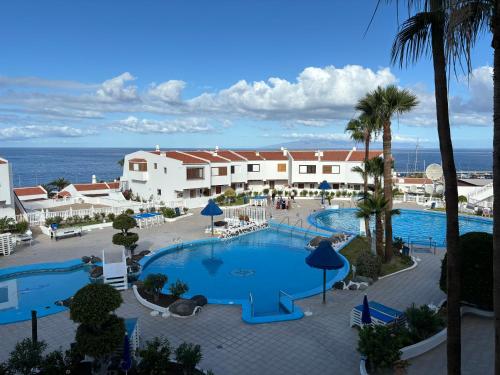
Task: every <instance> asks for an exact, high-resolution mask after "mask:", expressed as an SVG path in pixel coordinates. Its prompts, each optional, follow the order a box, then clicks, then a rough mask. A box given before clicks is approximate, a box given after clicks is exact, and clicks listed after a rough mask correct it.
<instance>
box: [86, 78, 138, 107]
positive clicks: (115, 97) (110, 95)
mask: <svg viewBox="0 0 500 375" xmlns="http://www.w3.org/2000/svg"><path fill="white" fill-rule="evenodd" d="M133 80H135V77H134V76H133V75H132V74H130V73H129V72H125V73H123V74H121V75H119V76H118V77H115V78H111V79H108V80H107V81H104V82H103V83H102V85H101V88H100V89H99V90H97V92H96V95H97V97H98V98H101V99H103V100H111V101H125V102H128V101H131V100H135V99H137V87H136V86H127V82H130V81H133Z"/></svg>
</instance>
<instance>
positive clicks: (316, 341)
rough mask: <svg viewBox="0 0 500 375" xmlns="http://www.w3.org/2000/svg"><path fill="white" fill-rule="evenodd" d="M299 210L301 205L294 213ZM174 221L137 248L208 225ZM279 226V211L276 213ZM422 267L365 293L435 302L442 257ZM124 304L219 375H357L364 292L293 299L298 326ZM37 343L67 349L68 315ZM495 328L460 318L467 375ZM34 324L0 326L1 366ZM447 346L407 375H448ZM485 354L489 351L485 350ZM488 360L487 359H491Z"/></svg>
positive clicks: (94, 246) (102, 236) (485, 366)
mask: <svg viewBox="0 0 500 375" xmlns="http://www.w3.org/2000/svg"><path fill="white" fill-rule="evenodd" d="M297 206H298V207H297ZM317 208H319V203H318V201H308V200H299V201H297V204H296V207H295V208H294V209H293V210H292V211H290V212H287V214H289V215H290V216H291V217H296V215H298V217H301V218H303V219H305V218H306V217H307V215H308V214H309V213H310V212H311V211H312V210H314V209H317ZM198 212H199V210H195V211H194V213H195V215H194V216H191V217H186V218H183V219H180V220H178V221H177V222H175V223H166V224H164V225H161V226H158V227H154V228H150V229H142V230H139V235H140V242H139V250H143V249H157V248H160V247H164V246H167V245H169V244H171V243H172V242H173V241H175V240H176V239H178V238H181V239H182V240H183V241H187V240H191V239H196V238H200V237H203V236H205V234H204V233H203V230H202V228H204V227H205V226H206V225H207V224H208V219H207V218H204V217H201V216H200V215H198ZM273 216H275V217H276V218H277V219H278V220H280V218H281V217H282V216H283V212H279V211H276V212H275V213H273ZM112 233H114V231H113V230H112V229H110V228H107V229H103V230H95V231H93V232H91V233H88V234H86V235H84V236H83V237H82V238H69V239H64V240H61V241H58V242H54V241H50V240H49V239H48V238H46V237H44V236H42V235H39V236H38V237H37V238H36V242H35V244H34V245H33V246H32V247H24V248H23V247H20V248H18V249H17V251H16V253H14V254H12V255H11V256H9V257H3V258H0V266H1V267H8V266H14V265H20V264H28V263H35V262H49V261H62V260H67V259H73V258H78V257H81V256H83V255H91V254H95V255H100V253H101V250H102V249H103V248H107V247H110V246H113V245H110V242H111V236H112ZM419 257H420V259H421V261H420V262H419V266H418V267H417V268H416V269H414V270H411V271H408V272H404V273H402V274H399V275H395V276H393V277H390V278H388V279H383V280H380V281H378V282H377V283H375V284H374V285H372V286H371V287H369V288H368V290H367V293H368V295H369V297H370V298H371V299H373V300H377V301H379V302H382V303H385V304H388V305H390V306H393V307H395V308H398V309H405V308H406V307H407V306H408V305H410V304H411V303H413V302H414V303H416V304H424V303H437V302H438V301H440V300H441V299H442V298H443V297H444V295H443V293H442V292H441V291H440V290H439V288H438V280H439V274H440V265H441V262H440V256H434V255H430V254H419ZM122 295H123V298H124V301H125V302H124V304H123V305H122V306H121V307H120V309H119V310H118V314H119V315H120V316H122V317H125V318H129V317H139V321H140V326H141V333H142V338H143V340H144V339H146V340H147V339H151V338H153V337H154V336H159V335H162V336H165V337H167V338H168V339H169V340H170V342H171V343H172V344H173V345H178V344H179V343H181V342H183V341H188V342H194V343H198V344H200V345H201V346H202V349H203V354H204V358H203V361H202V363H201V366H202V367H203V368H206V369H212V370H214V371H215V373H216V374H217V375H225V374H229V375H232V374H249V375H250V374H251V375H254V374H273V375H274V374H276V375H278V374H288V375H289V374H306V373H307V374H310V375H314V374H321V375H323V374H356V373H358V361H359V355H358V353H357V352H356V346H357V330H356V329H353V328H350V327H349V313H350V310H351V308H352V307H353V306H354V305H357V304H359V303H361V300H362V296H363V292H361V291H332V290H330V291H329V292H328V294H327V304H326V306H323V305H322V304H321V296H314V297H310V298H306V299H303V300H300V301H297V304H298V305H299V306H300V307H301V308H302V309H304V310H310V311H311V312H312V313H313V315H312V316H310V317H304V318H303V319H301V320H298V321H291V322H282V323H271V324H262V325H248V324H245V323H243V322H242V320H241V309H240V307H239V306H227V305H208V306H206V307H204V308H203V310H202V312H201V313H200V314H199V315H198V316H196V317H193V318H188V319H175V318H168V319H162V318H161V317H151V316H150V314H149V313H150V311H149V310H148V309H146V308H144V307H143V306H142V305H140V304H139V303H138V302H137V301H136V300H135V298H134V296H133V293H132V291H131V290H128V291H126V292H123V294H122ZM38 327H39V337H40V339H42V340H45V341H46V342H47V343H48V344H49V350H52V349H57V348H59V347H63V348H66V347H67V346H68V345H69V343H70V342H72V341H73V339H74V333H75V328H76V327H75V325H74V324H73V323H72V322H71V320H69V314H68V312H63V313H59V314H56V315H51V316H48V317H45V318H41V319H40V320H39V323H38ZM492 327H493V323H492V322H491V321H487V320H486V321H485V320H482V319H478V318H465V327H464V339H466V340H464V341H465V342H466V345H465V350H464V351H465V352H464V358H466V360H464V374H474V373H478V372H479V371H478V369H477V368H476V367H474V366H475V365H480V366H481V373H483V374H488V373H492V359H493V353H492V350H493V349H492V347H493V335H492V334H489V335H482V333H484V332H488V331H491V330H492ZM30 332H31V323H30V322H21V323H15V324H10V325H2V326H0V337H1V338H2V340H1V342H0V361H4V360H6V359H7V358H8V354H9V352H10V351H11V350H12V349H13V348H14V345H15V344H16V343H17V342H18V341H20V340H21V339H23V338H24V337H27V336H29V335H30ZM443 348H444V345H442V346H440V347H439V348H437V349H436V350H434V351H432V352H430V353H428V354H426V355H424V356H422V357H420V358H417V359H416V360H414V361H412V365H411V366H410V369H409V370H410V372H411V373H415V374H417V373H424V372H426V373H432V374H440V373H443V374H444V373H445V366H446V364H445V356H444V353H445V351H444V349H443ZM488 348H490V349H491V350H490V351H491V353H489V352H488ZM490 354H491V355H490Z"/></svg>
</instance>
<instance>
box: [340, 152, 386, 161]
mask: <svg viewBox="0 0 500 375" xmlns="http://www.w3.org/2000/svg"><path fill="white" fill-rule="evenodd" d="M377 156H382V150H371V151H370V152H369V153H368V159H373V158H376V157H377ZM363 160H365V151H364V150H359V151H358V150H357V151H353V152H352V153H351V156H350V157H349V160H348V161H363Z"/></svg>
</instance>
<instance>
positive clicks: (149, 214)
mask: <svg viewBox="0 0 500 375" xmlns="http://www.w3.org/2000/svg"><path fill="white" fill-rule="evenodd" d="M159 215H160V214H159V213H157V212H145V213H142V214H136V215H134V216H132V217H133V218H134V219H147V218H150V217H155V216H159Z"/></svg>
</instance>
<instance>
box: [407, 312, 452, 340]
mask: <svg viewBox="0 0 500 375" xmlns="http://www.w3.org/2000/svg"><path fill="white" fill-rule="evenodd" d="M405 313H406V318H407V322H408V331H409V335H410V338H411V340H412V342H413V343H417V342H419V341H422V340H425V339H427V338H429V337H431V336H433V335H435V334H436V333H438V332H439V331H440V330H441V329H443V328H444V325H445V323H444V320H443V318H442V317H441V316H440V315H439V314H437V313H436V312H434V311H433V310H431V309H430V308H429V307H428V306H427V305H422V306H420V307H417V306H415V304H413V305H411V307H409V308H407V309H406V312H405Z"/></svg>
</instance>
